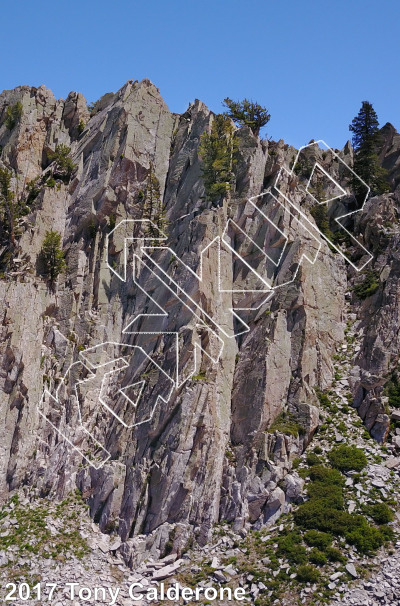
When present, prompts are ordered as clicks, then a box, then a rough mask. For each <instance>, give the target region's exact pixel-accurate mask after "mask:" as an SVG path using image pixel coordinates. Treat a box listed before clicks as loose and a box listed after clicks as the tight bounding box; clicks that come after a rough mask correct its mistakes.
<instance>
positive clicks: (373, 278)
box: [354, 270, 379, 299]
mask: <svg viewBox="0 0 400 606" xmlns="http://www.w3.org/2000/svg"><path fill="white" fill-rule="evenodd" d="M378 288H379V278H378V276H377V274H376V273H375V272H374V271H372V270H369V271H368V272H367V274H366V276H365V279H364V281H363V282H361V283H360V284H357V285H356V286H355V287H354V293H355V295H356V296H357V297H358V298H359V299H366V298H367V297H371V296H372V295H373V294H374V293H376V291H377V290H378Z"/></svg>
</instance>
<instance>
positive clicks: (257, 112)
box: [222, 97, 271, 135]
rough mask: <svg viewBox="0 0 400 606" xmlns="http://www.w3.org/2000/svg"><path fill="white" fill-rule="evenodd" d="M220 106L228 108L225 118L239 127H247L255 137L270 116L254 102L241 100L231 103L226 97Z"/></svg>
mask: <svg viewBox="0 0 400 606" xmlns="http://www.w3.org/2000/svg"><path fill="white" fill-rule="evenodd" d="M222 105H224V106H225V107H227V108H228V110H229V111H227V112H225V114H224V115H225V116H227V117H228V118H231V120H233V121H234V122H235V124H240V126H249V127H250V128H251V130H252V131H253V133H254V134H255V135H258V134H259V133H260V129H261V128H262V127H263V126H265V125H266V124H267V123H268V122H269V120H270V118H271V115H270V114H269V113H268V111H267V109H266V108H265V107H262V106H261V105H259V104H258V103H255V102H254V101H249V100H248V99H243V101H232V99H229V97H227V98H226V99H224V100H223V102H222Z"/></svg>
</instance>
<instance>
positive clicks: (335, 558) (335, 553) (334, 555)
mask: <svg viewBox="0 0 400 606" xmlns="http://www.w3.org/2000/svg"><path fill="white" fill-rule="evenodd" d="M325 553H326V555H327V557H328V560H329V561H330V562H340V563H341V564H345V563H346V562H347V558H346V556H345V555H343V554H342V552H341V551H340V549H338V548H337V547H327V548H326V550H325Z"/></svg>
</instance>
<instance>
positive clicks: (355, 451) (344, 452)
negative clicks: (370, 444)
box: [328, 444, 368, 471]
mask: <svg viewBox="0 0 400 606" xmlns="http://www.w3.org/2000/svg"><path fill="white" fill-rule="evenodd" d="M328 458H329V461H330V464H331V465H332V467H335V468H336V469H339V470H340V471H361V470H362V469H364V467H365V466H366V465H367V463H368V461H367V457H366V456H365V454H364V452H363V451H362V450H361V448H357V447H356V446H347V445H346V444H341V445H340V446H336V447H335V448H333V449H332V450H331V451H330V453H329V455H328Z"/></svg>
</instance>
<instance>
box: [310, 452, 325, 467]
mask: <svg viewBox="0 0 400 606" xmlns="http://www.w3.org/2000/svg"><path fill="white" fill-rule="evenodd" d="M306 463H307V465H308V466H309V467H312V466H313V465H320V464H321V463H322V461H321V459H320V458H319V457H318V456H317V455H316V454H315V452H309V453H308V454H307V457H306Z"/></svg>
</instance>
